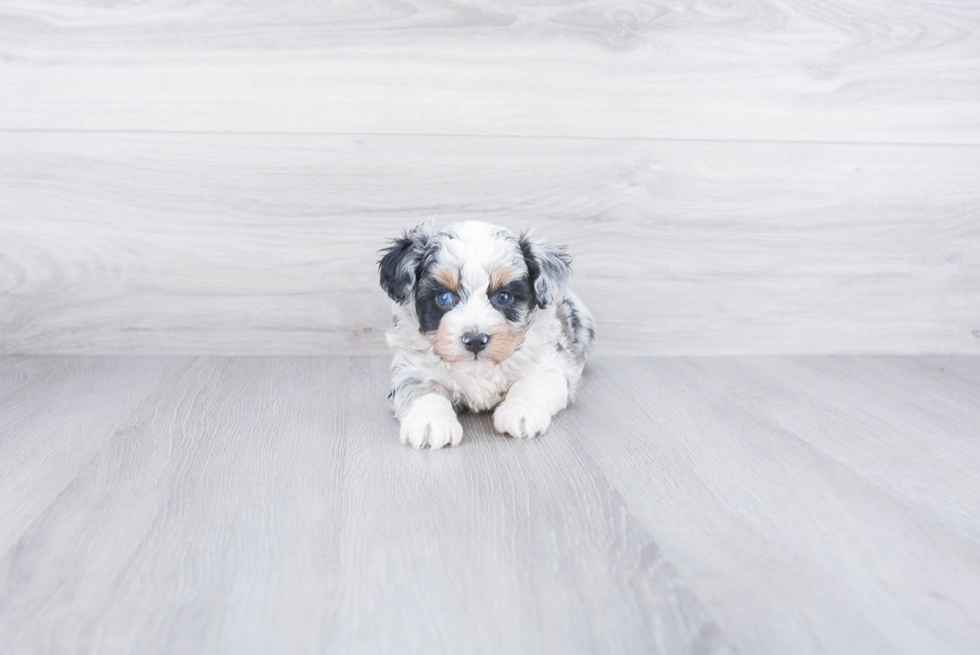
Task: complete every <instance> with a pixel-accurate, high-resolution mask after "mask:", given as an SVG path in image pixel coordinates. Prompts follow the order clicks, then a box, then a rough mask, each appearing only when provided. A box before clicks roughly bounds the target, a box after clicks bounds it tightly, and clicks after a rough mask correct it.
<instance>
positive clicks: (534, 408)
mask: <svg viewBox="0 0 980 655" xmlns="http://www.w3.org/2000/svg"><path fill="white" fill-rule="evenodd" d="M382 252H384V256H383V257H382V259H381V261H380V262H378V268H379V269H380V273H381V287H382V288H383V289H384V290H385V291H386V292H387V293H388V295H389V296H390V297H391V299H392V300H393V301H394V304H393V305H392V308H393V313H394V316H393V319H392V322H393V326H392V328H391V329H390V330H389V331H388V332H387V337H388V346H389V347H391V348H394V349H395V350H396V351H397V353H396V355H395V358H394V361H393V362H392V365H391V372H392V390H391V395H390V398H391V401H392V405H393V408H394V412H395V416H396V417H397V418H398V420H399V421H400V422H401V430H400V436H401V441H402V443H407V444H411V445H412V446H414V447H415V448H422V447H426V446H428V447H430V448H442V447H443V446H445V445H451V446H455V445H456V444H458V443H459V442H460V439H462V437H463V428H462V426H461V425H460V424H459V421H458V420H457V419H456V411H457V410H462V409H468V410H470V411H472V412H480V411H486V410H490V409H494V408H496V409H495V410H494V412H493V427H494V429H496V430H497V431H498V432H503V433H506V434H509V435H511V436H513V437H519V438H528V437H533V436H535V435H538V434H541V433H543V432H544V431H545V430H547V429H548V426H549V425H550V424H551V417H552V416H554V415H555V414H556V413H558V412H559V411H560V410H562V409H564V408H565V406H566V405H567V404H568V401H569V400H570V399H571V398H572V396H573V394H574V392H575V388H576V386H577V384H578V381H579V378H580V377H581V376H582V369H583V368H584V367H585V361H586V359H587V358H588V356H589V353H590V352H591V350H592V346H593V343H594V341H595V327H594V324H593V321H592V316H591V315H590V314H589V312H588V310H587V309H586V308H585V306H584V305H583V304H582V302H581V301H580V300H579V299H578V298H577V297H576V296H574V295H573V294H571V293H570V292H568V291H567V290H566V289H565V283H566V282H567V280H568V277H569V274H570V273H571V267H570V263H571V260H570V259H569V257H568V255H567V254H566V253H565V250H564V248H561V247H556V246H552V245H549V244H547V243H544V242H543V241H540V240H538V239H535V238H532V237H531V236H529V235H528V234H527V233H526V232H525V233H523V234H521V235H520V236H519V237H518V236H516V235H515V234H513V233H512V232H510V231H509V230H507V229H505V228H502V227H497V226H496V225H490V224H489V223H481V222H477V221H468V222H465V223H458V224H456V225H450V226H448V227H446V228H445V229H443V230H441V231H439V232H432V231H430V230H429V228H428V227H426V226H424V225H420V226H418V227H416V228H414V229H412V230H409V231H407V232H405V234H404V235H403V236H402V237H401V238H400V239H395V240H394V242H393V243H392V245H391V246H390V247H389V248H387V249H385V250H383V251H382Z"/></svg>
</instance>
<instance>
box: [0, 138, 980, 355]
mask: <svg viewBox="0 0 980 655" xmlns="http://www.w3.org/2000/svg"><path fill="white" fill-rule="evenodd" d="M977 170H980V148H974V147H946V146H930V147H924V146H885V145H846V144H814V143H749V142H737V143H736V142H726V143H718V142H690V141H688V142H684V141H643V140H641V141H635V140H595V139H530V138H522V139H512V138H476V137H437V136H416V137H407V136H363V135H362V136H325V135H319V136H318V135H281V134H280V135H259V134H256V135H242V134H223V135H202V134H101V133H49V132H42V133H32V132H25V133H12V132H7V133H0V198H3V202H2V203H0V353H4V354H12V353H86V354H92V353H218V354H256V353H262V354H313V353H376V352H381V351H383V350H384V344H383V341H384V340H383V331H384V329H385V327H386V325H387V323H388V306H387V299H386V298H385V296H384V294H383V293H382V292H381V290H380V289H379V288H378V287H377V278H376V272H375V266H374V263H375V261H376V258H377V255H376V253H377V250H378V249H379V248H380V247H381V246H382V245H383V244H384V242H385V240H386V239H387V238H388V237H391V236H394V235H395V234H397V233H398V231H399V230H400V229H401V228H404V227H408V226H411V225H414V224H416V223H418V222H421V221H424V220H429V219H431V220H433V221H434V222H435V223H436V224H437V225H442V224H445V223H449V222H453V221H457V220H467V219H478V220H488V221H493V222H498V223H501V224H505V225H509V226H511V227H514V228H518V227H522V226H524V227H529V226H537V227H538V228H539V233H540V234H541V235H542V236H545V237H548V238H551V239H553V240H555V241H561V242H565V243H567V244H568V245H569V246H570V248H571V251H572V253H573V255H574V257H575V272H576V275H575V280H574V287H575V288H576V289H577V290H578V291H579V292H580V294H581V295H582V296H583V298H584V299H585V300H586V302H587V303H588V304H589V305H590V306H591V307H592V309H593V310H594V312H595V314H596V315H597V318H598V323H599V331H600V336H599V339H600V340H599V349H598V350H599V352H600V353H604V354H644V355H653V354H708V353H715V354H717V353H729V354H730V353H748V352H754V353H842V352H873V353H912V352H914V353H924V352H957V353H980V222H978V207H980V188H978V187H977V185H976V183H975V182H976V171H977Z"/></svg>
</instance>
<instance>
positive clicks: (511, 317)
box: [487, 277, 534, 323]
mask: <svg viewBox="0 0 980 655" xmlns="http://www.w3.org/2000/svg"><path fill="white" fill-rule="evenodd" d="M501 291H503V292H504V293H509V294H510V295H511V296H513V298H514V299H513V300H511V302H510V304H509V305H506V306H504V305H501V304H500V303H498V302H497V295H498V294H499V293H500V292H501ZM487 296H488V297H489V299H490V304H491V305H493V307H494V309H496V310H497V311H499V312H500V313H501V314H503V315H504V318H506V319H507V320H508V321H510V322H511V323H516V322H519V321H521V320H523V318H524V317H525V316H527V313H528V312H529V311H531V310H532V309H533V308H534V287H532V286H531V280H530V277H523V278H521V279H519V280H512V281H511V282H508V283H507V284H504V285H502V286H501V287H500V288H499V289H490V290H488V291H487Z"/></svg>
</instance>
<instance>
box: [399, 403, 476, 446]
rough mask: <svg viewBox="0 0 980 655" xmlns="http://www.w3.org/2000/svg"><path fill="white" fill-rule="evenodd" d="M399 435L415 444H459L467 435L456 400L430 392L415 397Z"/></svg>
mask: <svg viewBox="0 0 980 655" xmlns="http://www.w3.org/2000/svg"><path fill="white" fill-rule="evenodd" d="M399 436H400V437H401V441H402V443H404V444H409V445H410V446H412V447H414V448H424V447H425V446H429V447H430V448H442V447H443V446H446V445H450V446H455V445H456V444H458V443H459V442H460V440H461V439H462V438H463V426H462V425H460V424H459V421H458V420H457V419H456V412H455V411H453V406H452V403H450V402H449V400H448V399H447V398H445V397H444V396H440V395H439V394H437V393H430V394H428V395H425V396H422V397H421V398H419V399H418V400H416V401H415V404H414V405H412V409H410V410H409V411H408V414H406V415H405V418H403V419H402V424H401V429H400V431H399Z"/></svg>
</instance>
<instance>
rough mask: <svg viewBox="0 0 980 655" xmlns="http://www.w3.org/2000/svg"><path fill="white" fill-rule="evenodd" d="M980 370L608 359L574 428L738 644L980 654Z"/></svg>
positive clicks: (973, 362)
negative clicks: (979, 479)
mask: <svg viewBox="0 0 980 655" xmlns="http://www.w3.org/2000/svg"><path fill="white" fill-rule="evenodd" d="M940 363H941V365H940ZM942 369H946V370H945V371H944V370H942ZM949 371H957V372H959V373H958V374H957V375H958V376H960V377H954V376H953V375H947V372H949ZM978 373H980V360H978V358H976V357H974V358H951V357H950V358H944V359H939V358H935V359H931V360H919V359H912V358H895V359H878V358H869V357H847V358H793V359H788V358H727V359H725V358H691V359H626V358H614V359H610V358H603V359H599V360H597V361H596V362H595V363H594V364H593V365H592V366H591V372H590V375H589V379H588V380H586V381H585V383H584V385H585V386H584V388H585V389H586V390H587V391H586V392H585V396H584V397H583V398H582V399H581V400H580V402H579V403H577V404H576V405H574V406H573V407H572V408H570V409H569V410H568V411H567V412H566V414H565V415H564V416H563V418H562V423H561V424H562V425H563V426H574V427H573V428H572V427H570V428H566V429H569V430H572V429H574V431H575V434H578V435H581V436H580V437H579V438H578V440H577V441H576V443H577V444H579V445H580V446H581V447H582V448H583V449H584V450H585V451H586V452H587V453H588V454H589V455H591V456H592V457H594V458H596V460H597V461H598V462H599V466H600V469H601V470H602V471H603V473H604V474H605V476H606V478H607V479H608V480H609V482H610V484H611V485H612V486H613V487H614V488H616V489H617V490H619V491H620V493H622V495H623V498H624V499H626V504H627V506H628V507H629V509H630V511H631V512H633V513H634V514H635V515H636V516H637V517H638V519H639V520H640V522H641V524H642V525H643V526H644V527H645V528H646V529H647V530H649V531H650V533H651V534H653V535H654V537H655V539H656V541H657V542H658V544H660V545H661V547H662V549H663V551H664V552H665V553H666V554H667V556H668V557H670V558H671V559H672V561H674V562H675V563H676V565H677V568H678V570H679V571H680V573H681V574H682V575H683V576H684V577H685V578H686V579H687V580H688V582H689V583H690V584H691V586H692V588H693V589H694V590H695V591H696V592H697V594H698V597H699V598H701V600H702V601H703V602H704V604H705V607H706V608H707V610H708V611H709V613H711V614H712V615H713V616H715V617H716V618H717V620H718V623H719V625H720V626H721V627H722V629H723V630H724V631H725V633H726V634H727V635H728V636H729V637H730V638H731V639H732V642H733V643H734V644H735V645H736V646H737V647H738V648H739V649H741V650H744V651H745V652H760V653H785V652H794V653H802V652H828V653H879V652H880V653H909V654H913V653H926V652H928V653H967V652H973V651H975V650H976V645H977V643H980V600H978V599H980V564H978V563H980V543H978V541H977V534H978V533H977V530H978V529H980V519H978V513H977V506H978V505H977V503H976V499H977V491H976V471H977V470H978V467H980V441H978V439H977V428H976V426H977V425H978V419H980V394H978V393H977V392H978V390H980V388H978V387H977V386H976V384H975V383H970V382H967V381H965V380H964V379H963V377H962V376H964V375H969V376H973V377H976V376H977V374H978ZM611 407H615V408H617V410H616V411H608V409H609V408H611ZM601 408H606V412H605V413H600V412H601Z"/></svg>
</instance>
